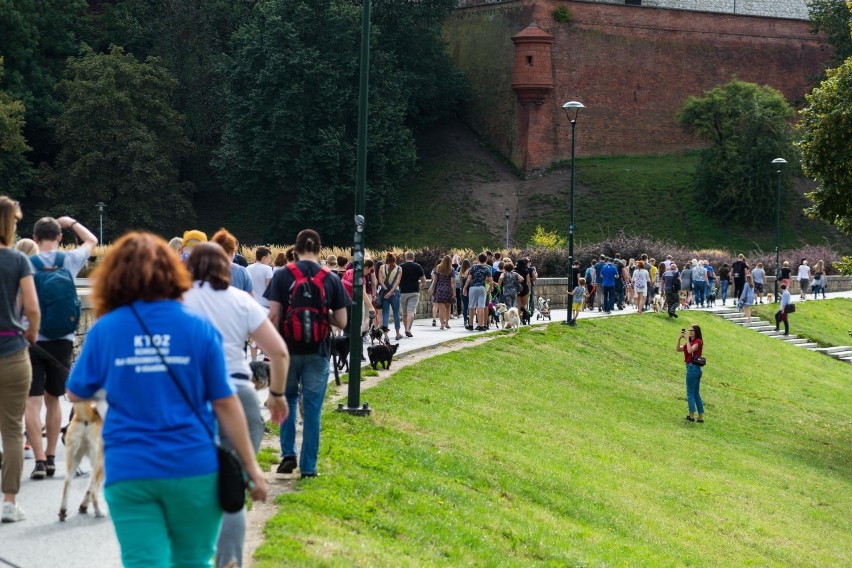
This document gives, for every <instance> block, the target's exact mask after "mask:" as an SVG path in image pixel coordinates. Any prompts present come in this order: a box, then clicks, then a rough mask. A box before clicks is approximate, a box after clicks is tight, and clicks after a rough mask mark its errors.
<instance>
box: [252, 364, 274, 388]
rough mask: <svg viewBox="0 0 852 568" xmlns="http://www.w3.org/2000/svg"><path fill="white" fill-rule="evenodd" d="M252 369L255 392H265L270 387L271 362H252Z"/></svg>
mask: <svg viewBox="0 0 852 568" xmlns="http://www.w3.org/2000/svg"><path fill="white" fill-rule="evenodd" d="M249 367H250V368H251V382H252V383H254V390H263V389H265V388H266V387H268V386H269V360H268V359H265V360H263V361H252V362H250V363H249Z"/></svg>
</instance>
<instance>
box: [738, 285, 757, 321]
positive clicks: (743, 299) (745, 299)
mask: <svg viewBox="0 0 852 568" xmlns="http://www.w3.org/2000/svg"><path fill="white" fill-rule="evenodd" d="M739 302H740V309H741V310H742V312H743V316H745V317H746V319H750V318H751V307H752V306H753V305H754V279H753V278H752V276H751V274H749V275H748V276H746V283H745V286H743V292H742V294H740V299H739Z"/></svg>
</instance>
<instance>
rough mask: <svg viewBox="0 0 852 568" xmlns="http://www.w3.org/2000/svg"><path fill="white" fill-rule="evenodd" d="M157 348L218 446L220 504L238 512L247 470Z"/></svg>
mask: <svg viewBox="0 0 852 568" xmlns="http://www.w3.org/2000/svg"><path fill="white" fill-rule="evenodd" d="M130 310H131V311H132V312H133V315H134V316H136V320H137V321H138V322H139V325H140V326H142V331H143V332H145V335H147V336H148V337H151V333H150V332H149V331H148V327H147V326H146V325H145V322H143V321H142V318H141V317H139V313H138V312H137V311H136V308H135V307H133V304H130ZM154 348H155V349H156V350H157V355H159V357H160V362H162V363H163V366H164V367H165V368H166V371H167V372H168V373H169V377H171V379H172V381H174V383H175V386H176V387H177V388H178V390H179V391H180V394H181V395H182V396H183V399H184V400H185V401H186V404H187V405H189V407H190V408H191V409H192V411H193V412H194V413H195V416H196V417H197V418H198V421H199V422H201V425H202V426H204V429H205V430H207V434H208V435H209V436H210V439H211V440H212V441H213V444H214V445H215V446H216V457H217V458H218V459H219V504H220V505H221V507H222V510H223V511H225V512H226V513H236V512H238V511H240V510H241V509H242V508H243V507H244V506H245V502H246V487H247V486H248V483H247V480H248V476H247V475H246V473H245V471H243V466H242V464H241V463H240V459H239V458H238V457H237V455H236V454H235V453H234V451H233V450H229V449H227V448H223V447H222V446H221V445H219V444H218V443H217V442H216V436H215V435H214V434H213V431H212V430H210V427H209V426H208V425H207V423H206V422H205V421H204V419H203V418H202V417H201V414H200V413H199V412H198V409H197V408H195V406H194V405H193V404H192V402H191V401H190V399H189V395H188V394H186V391H185V390H184V388H183V385H181V384H180V381H178V379H177V377H176V376H175V374H174V371H172V368H171V367H169V365H168V364H167V363H166V359H165V357H163V354H162V353H161V352H160V348H159V347H158V346H155V347H154Z"/></svg>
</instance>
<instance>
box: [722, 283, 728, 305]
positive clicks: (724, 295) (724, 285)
mask: <svg viewBox="0 0 852 568" xmlns="http://www.w3.org/2000/svg"><path fill="white" fill-rule="evenodd" d="M728 284H730V282H728V281H727V280H722V302H723V303H724V302H726V301H727V300H728Z"/></svg>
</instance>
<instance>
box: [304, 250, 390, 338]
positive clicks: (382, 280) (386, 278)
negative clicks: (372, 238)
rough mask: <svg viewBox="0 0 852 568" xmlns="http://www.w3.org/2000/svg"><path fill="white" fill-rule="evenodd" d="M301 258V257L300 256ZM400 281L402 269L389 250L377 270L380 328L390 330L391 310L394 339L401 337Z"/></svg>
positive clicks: (386, 331)
mask: <svg viewBox="0 0 852 568" xmlns="http://www.w3.org/2000/svg"><path fill="white" fill-rule="evenodd" d="M300 258H301V257H300ZM401 281H402V269H401V268H400V267H399V266H398V265H397V263H396V256H395V255H394V254H393V253H391V252H389V253H387V254H386V255H385V263H384V264H383V265H382V269H381V270H380V271H379V288H380V292H379V294H378V295H379V297H380V298H381V300H382V329H384V331H385V333H388V332H389V331H390V328H389V327H388V325H389V323H390V313H391V310H393V324H394V327H395V328H396V340H397V341H399V340H400V339H402V334H401V333H400V332H399V330H400V327H402V318H401V317H400V314H399V298H400V292H399V283H400V282H401Z"/></svg>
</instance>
